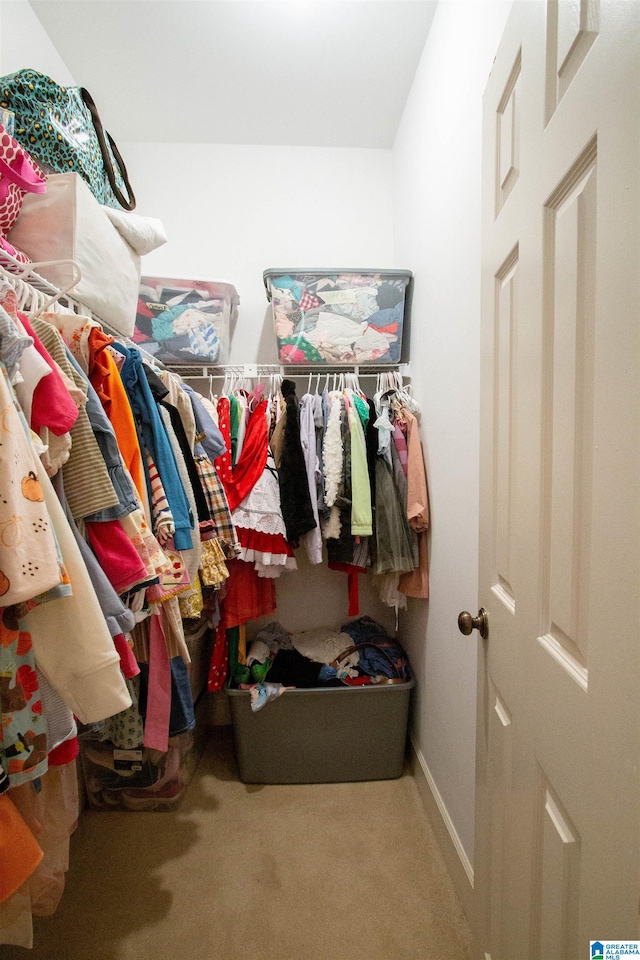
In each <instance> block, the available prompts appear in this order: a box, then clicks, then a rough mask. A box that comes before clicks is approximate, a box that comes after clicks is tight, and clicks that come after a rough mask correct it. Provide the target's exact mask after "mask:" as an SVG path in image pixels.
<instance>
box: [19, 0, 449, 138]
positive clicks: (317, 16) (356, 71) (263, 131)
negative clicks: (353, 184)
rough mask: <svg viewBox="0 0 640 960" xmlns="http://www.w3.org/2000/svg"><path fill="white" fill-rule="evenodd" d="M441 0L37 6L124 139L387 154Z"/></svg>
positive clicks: (135, 0)
mask: <svg viewBox="0 0 640 960" xmlns="http://www.w3.org/2000/svg"><path fill="white" fill-rule="evenodd" d="M435 6H436V2H435V0H289V2H286V0H31V7H32V8H33V10H34V11H35V13H36V15H37V16H38V18H39V20H40V22H41V23H42V25H43V27H44V29H45V30H46V32H47V34H48V35H49V37H50V38H51V40H52V42H53V44H54V45H55V47H56V48H57V50H58V53H59V54H60V56H61V57H62V59H63V60H64V62H65V63H66V65H67V67H68V69H69V71H70V72H71V74H72V76H73V77H74V78H75V80H76V82H77V83H78V84H80V85H81V86H84V87H87V89H88V90H89V91H90V93H91V94H92V95H93V97H94V99H95V101H96V103H97V104H98V107H99V108H101V110H102V113H103V115H104V116H106V117H107V119H108V124H106V125H107V126H108V129H109V130H110V132H111V134H112V135H113V136H114V138H115V140H116V141H126V140H141V141H150V142H155V141H174V142H183V143H184V142H192V143H245V144H247V143H248V144H280V145H300V146H338V147H379V148H380V147H381V148H388V147H391V146H392V144H393V139H394V136H395V132H396V129H397V126H398V123H399V121H400V117H401V115H402V110H403V107H404V104H405V101H406V98H407V94H408V93H409V90H410V87H411V83H412V80H413V76H414V73H415V70H416V67H417V65H418V61H419V59H420V55H421V53H422V48H423V46H424V43H425V40H426V37H427V33H428V31H429V27H430V25H431V20H432V18H433V13H434V10H435Z"/></svg>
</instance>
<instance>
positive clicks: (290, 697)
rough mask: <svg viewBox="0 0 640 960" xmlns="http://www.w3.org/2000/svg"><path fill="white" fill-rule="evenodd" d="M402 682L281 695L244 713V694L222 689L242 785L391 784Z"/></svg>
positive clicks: (400, 749)
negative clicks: (227, 707) (229, 716)
mask: <svg viewBox="0 0 640 960" xmlns="http://www.w3.org/2000/svg"><path fill="white" fill-rule="evenodd" d="M414 685H415V678H414V677H413V675H411V679H410V680H408V681H407V682H406V683H398V684H381V685H380V686H375V685H372V686H368V687H347V686H344V687H313V688H311V689H308V690H305V689H301V688H298V689H295V690H287V692H286V693H284V694H283V695H282V696H281V697H278V699H277V700H273V701H271V702H270V703H267V704H266V705H265V706H264V707H263V708H262V709H261V710H258V711H257V712H256V713H254V712H253V711H252V710H251V705H250V694H249V691H248V690H234V689H233V688H229V689H228V694H229V702H230V704H231V717H232V720H233V734H234V739H235V745H236V754H237V758H238V766H239V768H240V779H241V780H242V781H243V783H339V782H345V781H354V780H391V779H393V778H394V777H399V776H400V775H401V773H402V768H403V764H404V752H405V741H406V736H407V721H408V715H409V698H410V695H411V690H412V688H413V687H414Z"/></svg>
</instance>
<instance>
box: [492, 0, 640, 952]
mask: <svg viewBox="0 0 640 960" xmlns="http://www.w3.org/2000/svg"><path fill="white" fill-rule="evenodd" d="M639 38H640V5H639V4H638V3H637V2H635V0H634V2H630V3H618V2H615V0H613V2H612V0H607V2H597V0H562V2H559V3H556V2H544V0H523V2H517V3H515V4H514V7H513V10H512V14H511V16H510V19H509V22H508V24H507V27H506V30H505V34H504V37H503V40H502V43H501V45H500V49H499V51H498V55H497V57H496V61H495V64H494V69H493V71H492V75H491V78H490V80H489V83H488V86H487V90H486V93H485V98H484V134H483V140H484V153H483V165H484V170H483V183H484V203H483V292H482V303H483V307H482V311H483V325H482V394H481V431H482V432H481V527H480V544H481V546H480V591H481V592H480V602H481V605H482V606H484V607H486V609H487V610H488V612H489V623H490V634H489V639H488V641H484V642H482V641H480V643H481V650H480V656H479V677H478V754H477V831H476V833H477V837H476V844H477V854H476V867H475V876H476V888H477V893H478V907H479V916H478V923H477V929H478V930H479V937H478V943H477V956H478V957H483V958H484V957H485V956H486V955H488V956H491V958H492V960H573V958H579V957H581V956H587V955H588V952H587V951H588V945H589V939H596V938H601V939H602V938H607V937H612V938H617V939H624V938H629V939H632V938H634V937H635V936H637V932H636V931H637V915H638V906H637V895H638V868H639V866H640V853H639V840H640V837H639V834H640V831H639V830H638V824H639V822H640V789H639V788H640V784H639V782H638V767H639V766H640V765H639V764H638V760H639V759H640V749H639V743H638V731H639V730H640V710H639V706H638V704H639V702H640V698H639V697H638V694H637V691H638V689H640V655H639V649H640V645H639V644H638V641H637V632H638V623H640V597H639V584H640V569H639V557H640V517H639V501H640V498H639V497H638V495H637V480H638V476H639V475H640V450H639V447H640V443H639V439H640V406H639V400H638V397H639V394H640V391H638V383H637V380H638V369H639V365H640V350H639V342H638V341H639V335H638V328H639V325H638V319H637V318H638V315H639V314H640V302H639V301H640V296H639V294H640V284H639V283H638V262H639V260H638V258H639V253H640V226H639V219H640V216H639V213H638V211H640V185H639V174H638V167H639V165H638V156H639V155H640V41H639Z"/></svg>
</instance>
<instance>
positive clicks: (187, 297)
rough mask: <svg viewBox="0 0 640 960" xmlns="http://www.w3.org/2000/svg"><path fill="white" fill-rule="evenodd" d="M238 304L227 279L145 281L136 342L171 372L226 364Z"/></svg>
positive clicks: (141, 292) (141, 293) (134, 338)
mask: <svg viewBox="0 0 640 960" xmlns="http://www.w3.org/2000/svg"><path fill="white" fill-rule="evenodd" d="M238 303H239V298H238V294H237V291H236V288H235V287H234V286H233V284H231V283H226V282H225V281H222V280H180V279H167V278H166V277H142V279H141V281H140V296H139V298H138V311H137V315H136V326H135V330H134V333H133V340H134V341H135V342H136V343H138V344H139V345H140V346H141V347H142V348H143V349H144V350H146V351H147V353H151V354H153V356H154V357H156V358H157V359H158V360H160V361H161V362H162V363H164V364H166V366H168V367H171V366H180V365H183V364H185V365H186V364H194V363H198V364H220V363H226V362H227V358H228V356H229V339H230V330H231V329H233V326H234V324H235V320H236V313H237V309H238Z"/></svg>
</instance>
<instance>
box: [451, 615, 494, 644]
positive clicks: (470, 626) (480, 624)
mask: <svg viewBox="0 0 640 960" xmlns="http://www.w3.org/2000/svg"><path fill="white" fill-rule="evenodd" d="M458 630H459V631H460V633H464V635H465V637H468V636H469V634H470V633H471V631H472V630H479V631H480V636H481V637H482V639H483V640H486V639H487V637H488V636H489V614H488V613H487V611H486V610H485V608H484V607H480V609H479V610H478V616H477V617H472V616H471V614H470V613H467V611H466V610H463V611H462V613H461V614H460V616H459V617H458Z"/></svg>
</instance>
